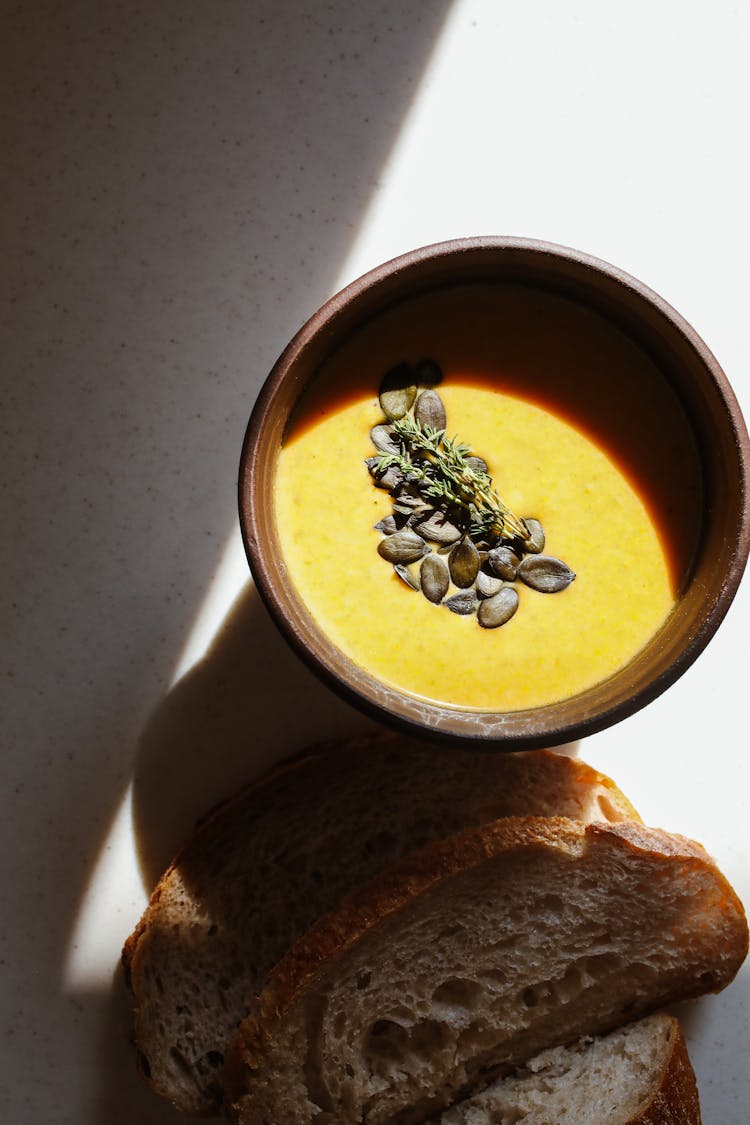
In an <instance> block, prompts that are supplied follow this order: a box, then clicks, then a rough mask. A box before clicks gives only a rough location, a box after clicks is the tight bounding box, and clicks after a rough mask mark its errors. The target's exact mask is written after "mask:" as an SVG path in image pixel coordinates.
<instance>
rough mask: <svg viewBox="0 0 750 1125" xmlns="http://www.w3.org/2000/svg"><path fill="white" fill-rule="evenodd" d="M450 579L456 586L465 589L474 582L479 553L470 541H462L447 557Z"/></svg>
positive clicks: (477, 569) (477, 568)
mask: <svg viewBox="0 0 750 1125" xmlns="http://www.w3.org/2000/svg"><path fill="white" fill-rule="evenodd" d="M448 566H449V567H450V573H451V578H452V579H453V582H454V584H455V585H456V586H459V587H460V588H461V589H466V588H467V587H468V586H471V584H472V583H473V582H474V579H475V578H476V576H477V573H478V571H479V551H478V550H477V549H476V547H475V546H474V544H473V543H472V541H471V539H462V540H461V542H460V543H457V544H456V546H455V547H454V548H453V550H452V551H451V553H450V555H449V557H448Z"/></svg>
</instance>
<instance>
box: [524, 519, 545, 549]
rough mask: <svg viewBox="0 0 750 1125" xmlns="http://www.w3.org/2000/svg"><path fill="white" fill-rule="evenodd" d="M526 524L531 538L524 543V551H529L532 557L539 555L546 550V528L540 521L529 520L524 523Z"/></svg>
mask: <svg viewBox="0 0 750 1125" xmlns="http://www.w3.org/2000/svg"><path fill="white" fill-rule="evenodd" d="M523 522H524V523H525V524H526V527H527V530H528V531H529V532H530V538H528V539H527V540H526V541H525V542H524V550H526V551H529V552H530V553H531V554H532V555H539V554H541V552H542V551H543V550H544V542H545V536H544V528H543V527H542V525H541V524H540V522H539V520H534V519H527V520H524V521H523Z"/></svg>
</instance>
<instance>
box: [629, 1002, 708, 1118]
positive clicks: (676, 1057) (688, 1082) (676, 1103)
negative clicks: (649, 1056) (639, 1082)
mask: <svg viewBox="0 0 750 1125" xmlns="http://www.w3.org/2000/svg"><path fill="white" fill-rule="evenodd" d="M670 1046H671V1049H670V1051H669V1054H668V1056H667V1059H666V1061H665V1064H664V1069H663V1071H662V1074H661V1077H660V1079H659V1082H658V1086H657V1088H656V1089H655V1090H654V1091H653V1092H652V1094H651V1095H650V1096H649V1098H648V1100H647V1102H646V1103H645V1104H644V1105H642V1106H640V1107H639V1109H638V1112H637V1113H636V1114H635V1115H634V1116H633V1117H632V1118H631V1120H630V1121H629V1122H628V1125H701V1108H700V1100H699V1098H698V1086H697V1084H696V1081H695V1072H694V1070H693V1067H692V1064H691V1062H690V1058H689V1056H688V1052H687V1044H686V1043H685V1037H684V1035H683V1034H682V1028H681V1027H680V1025H679V1023H678V1022H677V1020H674V1021H673V1031H672V1040H671V1045H670Z"/></svg>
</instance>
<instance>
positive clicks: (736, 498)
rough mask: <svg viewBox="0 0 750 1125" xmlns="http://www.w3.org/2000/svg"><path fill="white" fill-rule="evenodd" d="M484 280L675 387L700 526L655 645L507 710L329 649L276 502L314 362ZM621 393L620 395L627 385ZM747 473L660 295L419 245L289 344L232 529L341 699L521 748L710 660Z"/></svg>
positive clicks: (479, 248)
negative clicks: (443, 293) (290, 570)
mask: <svg viewBox="0 0 750 1125" xmlns="http://www.w3.org/2000/svg"><path fill="white" fill-rule="evenodd" d="M486 282H490V283H496V282H511V283H513V284H517V285H521V286H525V287H528V289H529V291H531V292H533V291H535V290H543V291H545V292H547V293H552V294H556V295H559V296H562V297H563V298H565V299H566V300H567V301H569V302H571V303H573V304H575V305H576V306H583V307H584V308H585V309H587V310H591V312H592V313H593V314H595V315H597V316H598V317H604V318H606V319H607V320H608V321H609V322H610V323H611V324H612V325H614V326H615V328H616V329H617V330H618V331H619V332H621V333H624V334H625V335H626V336H627V337H628V338H629V339H630V340H632V342H633V343H634V344H635V345H637V347H638V348H639V349H641V351H643V352H645V353H646V354H647V356H648V357H649V358H650V359H651V360H652V361H653V363H654V364H655V365H656V367H657V368H658V369H659V371H660V373H661V375H662V376H663V377H664V378H666V379H667V381H668V382H669V383H670V384H671V387H672V390H673V391H674V392H675V394H676V397H677V399H678V400H679V402H680V404H681V409H682V410H683V412H684V414H685V415H686V417H687V419H688V423H689V426H690V427H691V429H692V432H693V435H694V439H695V444H696V446H697V450H698V456H699V459H700V465H701V472H702V477H703V493H702V501H701V503H700V505H699V506H698V507H699V510H698V511H697V512H696V516H695V518H696V520H697V521H698V523H699V526H698V527H697V535H696V539H697V544H698V545H697V549H696V551H695V554H694V557H693V559H692V563H691V565H690V566H689V568H688V569H687V571H686V572H685V574H684V575H683V579H682V584H681V588H680V592H679V596H678V599H677V602H676V605H675V608H674V609H673V611H672V612H671V614H670V615H669V616H668V618H667V620H666V622H665V623H664V625H663V626H662V627H661V628H660V629H659V631H658V632H657V633H656V635H655V636H654V637H653V638H652V639H651V641H650V642H649V643H648V644H646V646H645V648H643V649H642V650H641V651H640V652H639V653H638V654H637V655H636V656H635V657H634V658H633V659H632V660H631V661H630V662H629V663H628V664H627V665H626V666H625V667H623V668H622V669H621V670H620V671H618V672H616V673H615V674H614V675H611V676H609V678H607V679H604V680H603V681H602V682H600V683H598V684H596V685H595V686H594V687H592V688H590V689H588V690H585V691H583V692H581V693H580V694H577V695H574V696H571V697H570V698H567V699H564V700H562V701H560V702H555V703H551V704H548V705H546V706H540V707H535V708H533V709H529V710H522V711H510V712H486V711H484V712H480V711H475V710H464V709H460V708H455V707H452V706H450V705H443V704H437V703H431V702H427V701H425V700H424V699H419V698H416V697H414V696H412V695H409V694H408V693H406V692H402V691H400V690H398V689H396V688H394V687H392V686H389V685H387V684H385V683H382V682H380V681H379V680H378V679H377V678H375V677H374V676H372V675H371V674H370V673H368V672H367V671H366V670H365V669H364V668H362V667H359V666H357V665H355V664H354V663H352V661H351V660H349V659H348V658H347V657H346V656H345V655H344V654H343V653H342V652H341V651H339V650H338V649H337V648H336V647H335V646H334V645H333V644H332V643H331V642H330V640H329V639H328V637H327V636H326V634H325V633H324V632H323V631H322V630H321V628H320V626H319V625H318V623H317V622H316V621H315V620H314V619H313V617H312V616H311V614H310V613H309V611H308V610H307V608H306V606H305V605H304V604H303V602H302V601H301V599H300V597H299V596H298V595H297V593H296V591H295V589H294V588H293V586H292V585H291V583H290V582H289V580H288V578H287V576H286V572H285V566H284V560H283V553H282V551H281V547H280V543H279V537H278V533H277V530H276V526H275V521H274V504H273V482H274V472H275V465H276V461H277V456H278V452H279V449H280V446H281V443H282V440H283V438H284V434H285V428H286V426H287V423H288V420H289V417H290V414H291V413H292V411H293V410H294V408H295V406H296V404H297V403H298V401H299V399H300V396H301V395H302V393H303V392H304V391H305V389H306V388H307V387H308V386H309V385H310V383H311V381H313V380H315V379H316V376H317V373H318V371H319V369H320V367H321V364H323V363H324V361H325V360H326V359H327V358H328V357H329V356H330V355H331V354H332V353H333V352H335V350H336V349H337V348H339V347H340V346H341V344H342V343H343V342H344V341H346V340H347V339H349V338H350V337H351V336H352V334H353V333H356V332H357V330H358V329H360V328H361V327H362V326H363V325H364V324H366V323H367V322H368V321H369V320H370V319H371V318H373V317H377V316H380V315H382V313H383V311H384V310H386V309H388V308H391V307H392V306H394V305H395V304H397V303H399V302H403V301H405V300H408V299H411V298H413V297H414V295H415V294H424V293H428V292H430V291H432V290H438V289H441V288H444V287H448V286H455V285H462V284H473V283H482V284H484V283H486ZM622 393H623V394H624V395H627V393H628V388H627V386H624V387H623V388H622ZM644 408H647V403H646V404H644ZM667 455H668V453H667V452H666V451H665V456H667ZM749 462H750V453H749V446H748V436H747V431H746V429H745V425H744V422H743V420H742V416H741V413H740V410H739V407H738V405H737V402H736V400H735V397H734V395H733V392H732V390H731V388H730V386H729V383H728V381H727V379H726V377H725V375H724V374H723V372H722V371H721V369H720V367H719V365H718V363H717V361H716V359H715V358H714V357H713V355H712V354H711V352H710V351H709V349H708V348H707V347H706V345H705V344H704V343H703V341H702V340H701V339H700V337H699V336H698V335H697V333H696V332H695V331H694V330H693V329H692V328H691V327H690V325H688V324H687V323H686V322H685V321H684V320H683V318H682V317H681V316H680V315H679V314H678V313H677V312H675V310H674V309H672V308H671V307H670V306H669V305H668V304H667V303H666V302H665V301H664V300H662V298H661V297H659V296H658V295H657V294H655V293H653V292H652V291H650V290H649V289H648V288H647V287H646V286H645V285H643V284H641V283H640V282H639V281H637V280H635V279H634V278H632V277H630V276H628V275H627V274H625V273H623V272H622V271H621V270H619V269H617V268H615V267H613V266H611V265H608V264H606V263H604V262H602V261H599V260H597V259H595V258H592V257H589V256H587V255H586V254H583V253H579V252H577V251H574V250H570V249H567V248H564V247H560V246H555V245H550V244H547V243H542V242H536V241H531V240H526V239H516V238H501V237H487V238H469V239H463V240H458V241H452V242H446V243H442V244H438V245H433V246H428V247H424V248H422V249H419V250H415V251H413V252H412V253H409V254H405V255H403V256H402V257H399V258H397V259H395V260H393V261H390V262H387V263H385V264H384V265H382V266H379V267H378V268H376V269H374V270H372V271H371V272H370V273H368V274H366V275H365V276H364V277H361V278H360V279H359V280H357V281H355V282H353V283H352V284H351V285H349V286H348V287H347V288H346V289H344V290H343V291H342V292H340V293H338V294H337V295H336V296H334V297H333V298H332V299H331V300H329V301H328V302H327V303H326V304H325V305H324V306H323V307H322V308H321V309H319V310H318V312H316V313H315V315H314V316H312V317H311V319H310V320H309V321H308V322H307V324H305V325H304V327H303V328H302V329H301V330H300V331H299V332H298V333H297V335H296V336H295V337H294V339H293V340H292V341H291V342H290V344H289V345H288V347H287V348H286V350H285V351H284V352H283V354H282V355H281V357H280V358H279V360H278V362H277V363H276V364H275V366H274V368H273V370H272V371H271V373H270V375H269V376H268V379H267V380H266V382H265V384H264V386H263V388H262V391H261V393H260V395H259V397H258V399H257V402H256V405H255V408H254V410H253V412H252V416H251V418H250V421H249V424H248V428H247V433H246V436H245V441H244V446H243V449H242V456H241V464H240V478H239V512H240V523H241V529H242V535H243V540H244V544H245V548H246V551H247V556H248V560H249V563H250V567H251V570H252V573H253V576H254V579H255V582H256V585H257V588H258V590H259V592H260V594H261V596H262V598H263V599H264V601H265V603H266V605H267V607H268V609H269V610H270V613H271V615H272V617H273V618H274V620H275V622H276V623H277V625H278V627H279V629H280V630H281V632H282V633H283V635H284V636H285V637H286V638H287V640H288V641H289V642H290V644H291V645H292V646H293V648H294V649H295V650H296V651H297V653H298V654H299V655H300V656H301V657H302V659H303V660H304V661H306V662H307V663H308V664H309V665H310V666H311V667H312V668H313V670H314V671H315V672H316V673H318V674H319V675H320V676H321V677H322V678H323V680H324V681H325V682H326V683H328V684H329V685H330V686H331V687H332V688H333V689H334V690H335V691H336V692H338V693H339V694H340V695H342V696H343V697H344V698H345V699H347V700H348V701H350V702H352V703H354V704H355V705H356V706H358V707H359V708H361V709H363V710H364V711H366V712H367V713H369V714H370V715H372V716H374V717H376V718H377V719H380V720H381V721H383V722H385V723H387V724H390V725H393V726H396V727H398V728H401V729H405V730H407V731H409V732H410V733H412V734H417V735H420V734H421V735H425V736H429V737H430V738H432V739H438V740H440V739H443V740H448V741H453V742H455V743H459V742H462V743H473V744H476V745H482V746H486V747H487V748H493V749H504V750H520V749H529V748H535V747H540V746H552V745H556V744H561V743H564V742H568V741H570V740H573V739H576V738H580V737H582V736H584V735H588V734H591V733H593V732H595V731H597V730H600V729H602V728H604V727H607V726H609V725H610V724H612V723H614V722H616V721H618V720H620V719H622V718H623V717H625V716H627V715H629V714H631V713H632V712H634V711H636V710H637V709H639V708H641V707H643V706H644V705H645V704H647V703H648V702H649V701H651V700H653V699H654V698H655V697H656V696H658V695H659V694H660V693H661V692H663V691H664V690H665V689H666V688H667V687H669V685H670V684H672V683H673V682H674V681H675V680H676V679H677V678H678V677H679V676H680V675H681V674H682V673H683V672H684V671H685V669H686V668H688V667H689V666H690V664H691V663H692V662H693V661H694V660H695V659H696V657H697V656H698V655H699V653H700V652H701V651H702V650H703V649H704V648H705V646H706V645H707V644H708V642H709V640H710V639H711V637H712V636H713V634H714V633H715V631H716V629H717V628H718V626H719V624H720V622H721V621H722V619H723V617H724V615H725V614H726V612H727V609H728V608H729V605H730V603H731V601H732V599H733V597H734V594H735V592H736V590H737V587H738V585H739V582H740V579H741V576H742V572H743V569H744V566H745V563H746V560H747V555H748V547H749V544H750V521H749V519H748V503H747V494H748V464H749Z"/></svg>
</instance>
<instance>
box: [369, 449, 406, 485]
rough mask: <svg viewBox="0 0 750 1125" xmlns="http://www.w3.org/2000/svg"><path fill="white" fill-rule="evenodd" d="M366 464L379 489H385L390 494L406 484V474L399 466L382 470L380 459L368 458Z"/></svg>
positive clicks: (391, 466)
mask: <svg viewBox="0 0 750 1125" xmlns="http://www.w3.org/2000/svg"><path fill="white" fill-rule="evenodd" d="M365 464H366V465H367V471H368V472H369V474H370V476H371V477H372V479H373V481H374V482H375V485H376V486H377V488H385V489H386V490H387V491H388V492H392V491H393V490H394V489H395V488H398V487H399V486H400V485H402V484H403V483H404V474H403V473H402V472H401V470H400V469H399V468H398V466H397V465H390V466H389V467H388V468H387V469H381V467H380V458H379V457H367V458H366V460H365Z"/></svg>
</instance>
